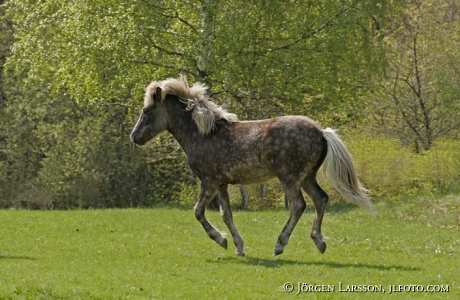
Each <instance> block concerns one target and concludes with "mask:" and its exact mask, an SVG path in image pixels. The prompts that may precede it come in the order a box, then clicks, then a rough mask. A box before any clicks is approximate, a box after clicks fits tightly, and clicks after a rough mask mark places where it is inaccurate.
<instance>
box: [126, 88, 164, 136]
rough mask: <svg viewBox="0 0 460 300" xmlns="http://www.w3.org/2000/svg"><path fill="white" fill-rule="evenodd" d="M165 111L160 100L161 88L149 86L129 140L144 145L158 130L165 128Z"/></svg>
mask: <svg viewBox="0 0 460 300" xmlns="http://www.w3.org/2000/svg"><path fill="white" fill-rule="evenodd" d="M167 124H168V123H167V112H166V109H165V107H164V101H163V100H162V90H161V88H160V87H158V86H156V87H155V86H153V85H151V86H149V87H148V88H147V93H146V95H145V100H144V108H143V109H142V113H141V115H140V116H139V120H138V121H137V123H136V126H134V129H133V131H131V135H130V137H131V140H132V141H133V142H134V143H136V144H138V145H144V144H145V143H147V142H148V141H149V140H151V139H153V138H154V137H155V136H157V135H158V134H159V133H160V132H162V131H164V130H166V129H167Z"/></svg>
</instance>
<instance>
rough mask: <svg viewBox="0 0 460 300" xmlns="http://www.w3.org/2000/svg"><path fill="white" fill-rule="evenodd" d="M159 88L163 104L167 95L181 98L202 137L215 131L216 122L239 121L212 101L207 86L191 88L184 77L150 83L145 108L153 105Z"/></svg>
mask: <svg viewBox="0 0 460 300" xmlns="http://www.w3.org/2000/svg"><path fill="white" fill-rule="evenodd" d="M158 87H159V88H161V91H162V93H161V101H162V102H163V101H164V100H165V98H166V96H167V95H174V96H177V97H178V98H179V101H181V102H182V103H184V104H186V105H187V110H190V111H192V119H193V121H194V122H195V124H196V126H197V127H198V132H200V134H202V135H208V134H209V133H210V132H211V131H212V130H214V129H215V128H216V122H217V121H219V120H225V121H227V122H229V123H233V122H238V121H239V120H238V117H237V116H236V114H234V113H229V112H228V111H226V110H225V109H223V108H222V107H221V106H219V105H217V104H215V103H214V102H212V101H211V99H210V98H209V96H208V94H207V92H206V90H207V87H206V85H204V84H203V83H201V82H196V83H195V84H194V85H193V86H191V87H190V86H189V84H188V82H187V78H186V77H185V76H184V75H181V76H179V78H177V79H176V78H168V79H166V80H163V81H159V82H156V81H154V82H152V83H150V85H149V86H148V87H147V91H146V92H145V98H144V107H149V106H150V105H152V104H153V98H154V97H153V96H154V94H155V92H156V89H157V88H158Z"/></svg>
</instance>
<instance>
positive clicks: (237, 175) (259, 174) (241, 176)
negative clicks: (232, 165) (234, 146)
mask: <svg viewBox="0 0 460 300" xmlns="http://www.w3.org/2000/svg"><path fill="white" fill-rule="evenodd" d="M225 175H226V176H225V178H224V180H223V181H224V183H228V184H252V183H261V182H265V181H267V180H269V179H272V178H274V177H276V174H275V172H274V171H273V170H271V169H269V168H264V167H254V168H251V169H246V168H241V169H233V170H231V171H230V172H226V174H225Z"/></svg>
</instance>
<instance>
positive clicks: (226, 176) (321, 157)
mask: <svg viewBox="0 0 460 300" xmlns="http://www.w3.org/2000/svg"><path fill="white" fill-rule="evenodd" d="M165 130H167V131H168V132H170V133H171V134H172V135H173V136H174V137H175V138H176V140H177V141H178V142H179V144H180V145H181V147H182V149H183V150H184V151H185V153H186V155H187V160H188V164H189V166H190V168H191V169H192V171H193V172H194V173H195V174H196V175H197V176H198V177H199V178H200V180H201V190H200V194H199V197H198V202H197V203H196V205H195V207H194V211H195V216H196V218H197V220H198V221H199V222H200V223H201V225H202V226H203V228H204V229H205V230H206V233H207V234H208V235H209V237H210V238H211V239H213V240H214V241H216V242H217V243H218V244H219V245H220V246H222V247H223V248H225V249H227V239H226V238H225V236H224V235H223V234H222V233H221V232H220V231H219V230H217V229H216V228H215V227H214V226H213V225H212V224H211V223H209V222H208V220H207V219H206V217H205V209H206V206H207V204H208V203H209V202H210V201H211V200H212V198H213V197H214V195H216V193H217V194H218V200H219V201H218V202H219V206H220V212H221V215H222V218H223V220H224V222H225V224H226V225H227V226H228V229H229V230H230V233H231V235H232V238H233V242H234V244H235V247H236V254H238V255H245V253H244V242H243V239H242V238H241V236H240V234H239V233H238V231H237V230H236V228H235V225H234V224H233V217H232V212H231V210H230V200H229V195H228V191H227V187H228V185H229V184H250V183H259V182H263V181H266V180H268V179H270V178H273V177H275V176H277V177H278V178H279V180H280V181H281V184H282V186H283V189H284V193H285V195H286V197H287V199H288V201H289V207H290V217H289V220H288V221H287V223H286V225H285V226H284V228H283V230H282V231H281V234H280V235H279V237H278V241H277V243H276V246H275V250H274V255H278V254H281V253H283V251H284V248H285V247H286V245H287V243H288V240H289V237H290V236H291V233H292V231H293V230H294V227H295V226H296V224H297V222H298V221H299V219H300V217H301V216H302V213H303V212H304V210H305V208H306V204H305V201H304V198H303V196H302V192H301V189H303V190H304V191H305V192H306V193H307V194H308V195H309V196H310V197H311V199H312V200H313V203H314V205H315V208H316V217H315V220H314V223H313V228H312V231H311V238H312V239H313V241H314V242H315V244H316V247H317V248H318V249H319V251H320V252H321V253H324V251H325V250H326V243H325V242H324V240H323V235H322V233H321V223H322V220H323V216H324V212H325V209H326V204H327V202H328V195H327V194H326V193H325V192H324V191H323V190H322V189H321V187H320V186H319V185H318V183H317V181H316V173H317V171H318V169H319V168H320V166H321V165H322V164H323V162H324V164H325V166H324V168H325V170H326V174H327V177H328V179H329V181H330V182H331V183H332V184H333V186H334V187H335V188H336V189H337V190H338V191H339V192H340V194H341V195H342V196H343V197H344V198H346V199H348V200H350V201H351V202H353V203H355V204H357V205H359V206H360V207H362V208H363V209H364V210H366V211H367V212H369V213H374V209H373V206H372V203H371V202H370V200H369V198H368V196H367V194H366V190H365V189H364V188H363V187H362V186H361V185H360V183H359V181H358V177H357V175H356V171H355V167H354V165H353V159H352V157H351V155H350V153H349V152H348V150H347V149H346V148H345V145H344V144H343V142H342V141H341V139H340V138H339V136H338V135H337V134H336V133H335V131H334V130H332V129H330V128H326V129H322V128H321V127H320V126H319V125H318V124H317V123H316V122H315V121H313V120H311V119H309V118H307V117H304V116H284V117H278V118H273V119H268V120H258V121H239V120H238V118H237V116H236V115H235V114H232V113H229V112H227V111H226V110H224V109H223V108H221V107H220V106H218V105H216V104H215V103H213V102H212V101H211V100H210V99H209V97H208V95H207V93H206V86H204V85H203V84H201V83H195V84H194V85H193V86H191V87H190V86H189V85H188V83H187V80H186V78H185V77H184V76H181V77H179V78H178V79H167V80H164V81H160V82H152V83H151V84H150V85H149V86H148V87H147V91H146V94H145V99H144V108H143V110H142V113H141V115H140V117H139V120H138V121H137V124H136V126H135V127H134V129H133V131H132V132H131V140H132V141H133V142H134V143H136V144H138V145H143V144H145V143H146V142H147V141H149V140H150V139H152V138H153V137H155V136H156V135H157V134H159V133H160V132H162V131H165Z"/></svg>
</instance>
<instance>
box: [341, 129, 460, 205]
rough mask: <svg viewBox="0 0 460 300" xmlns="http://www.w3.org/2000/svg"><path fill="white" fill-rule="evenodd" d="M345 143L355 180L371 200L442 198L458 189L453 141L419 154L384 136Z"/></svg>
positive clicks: (458, 160)
mask: <svg viewBox="0 0 460 300" xmlns="http://www.w3.org/2000/svg"><path fill="white" fill-rule="evenodd" d="M346 141H347V146H348V148H349V150H350V152H351V153H352V155H353V157H354V158H355V161H356V165H357V169H358V174H359V177H360V179H361V180H362V181H363V183H364V185H365V186H366V187H367V188H368V189H369V190H370V191H371V195H373V196H374V197H377V198H380V197H383V196H385V197H398V196H400V195H404V194H406V195H414V194H420V193H427V194H438V193H439V194H443V193H447V192H453V191H458V189H459V188H460V186H459V182H460V152H459V151H458V147H459V143H458V141H457V140H448V139H445V140H440V141H438V142H437V143H436V145H434V146H433V147H432V149H431V150H429V151H424V152H423V153H421V154H416V153H414V152H413V151H412V150H411V149H410V148H407V147H403V146H401V144H400V142H399V141H396V140H394V139H392V138H389V137H385V136H373V137H371V136H355V137H350V138H346Z"/></svg>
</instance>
